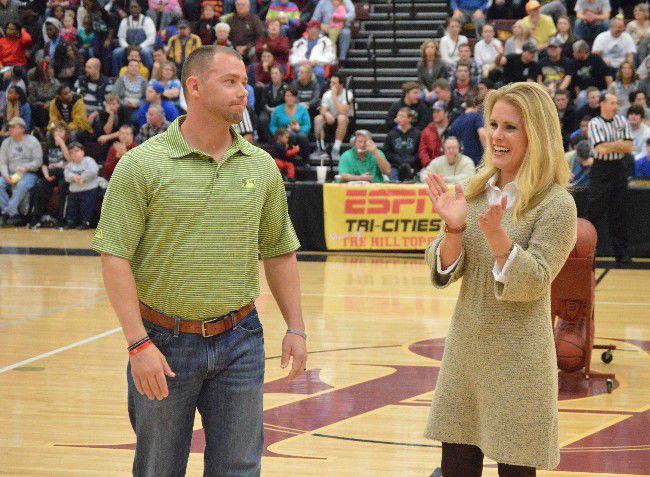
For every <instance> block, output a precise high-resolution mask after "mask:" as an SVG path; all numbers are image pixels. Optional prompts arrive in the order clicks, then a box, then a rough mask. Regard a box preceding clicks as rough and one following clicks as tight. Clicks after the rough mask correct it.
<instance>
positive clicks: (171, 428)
mask: <svg viewBox="0 0 650 477" xmlns="http://www.w3.org/2000/svg"><path fill="white" fill-rule="evenodd" d="M144 325H145V328H146V329H147V333H148V334H149V336H150V337H151V339H152V341H153V342H154V344H155V345H156V346H157V347H158V349H159V350H160V351H161V353H162V354H163V355H164V356H165V358H166V359H167V362H168V363H169V366H170V367H171V369H172V371H174V372H175V373H176V377H174V378H167V386H168V387H169V396H168V397H167V398H165V399H163V400H162V401H157V400H154V401H150V400H149V398H148V397H147V396H146V395H144V396H143V395H141V394H140V393H139V392H138V390H137V389H136V387H135V384H134V383H133V376H132V375H131V367H130V365H129V366H128V367H127V380H128V387H129V417H130V419H131V425H132V426H133V430H134V431H135V433H136V437H137V443H136V449H135V459H134V461H133V475H135V476H138V477H140V476H151V477H154V476H155V477H165V476H170V477H171V476H179V475H185V469H186V467H187V459H188V456H189V452H190V444H191V441H192V426H193V424H194V414H195V412H196V409H198V411H199V413H200V414H201V420H202V422H203V430H204V432H205V443H206V446H205V455H204V463H205V470H204V473H203V475H204V476H215V477H217V476H219V477H252V476H259V475H260V469H261V463H260V462H261V457H262V450H263V447H264V431H263V421H262V416H263V412H262V411H263V408H262V395H263V386H264V335H263V330H262V325H261V323H260V320H259V317H258V315H257V311H256V310H253V311H251V312H250V313H249V314H248V316H246V318H244V319H243V320H242V321H241V322H240V323H239V324H238V325H237V327H236V328H235V329H233V330H230V331H226V332H225V333H222V334H220V335H219V336H214V337H211V338H203V337H202V336H201V335H195V334H186V333H179V334H178V335H177V336H175V335H174V332H173V331H172V330H167V329H165V328H161V327H158V326H155V325H152V324H151V323H148V322H147V321H144Z"/></svg>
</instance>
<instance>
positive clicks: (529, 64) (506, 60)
mask: <svg viewBox="0 0 650 477" xmlns="http://www.w3.org/2000/svg"><path fill="white" fill-rule="evenodd" d="M521 50H522V51H521V54H520V55H518V54H516V53H512V54H510V55H506V56H503V54H502V53H501V52H499V54H498V55H497V57H496V59H495V63H496V64H497V65H500V66H503V81H504V83H514V82H517V81H528V80H531V81H536V80H537V62H536V61H535V57H536V55H537V45H535V42H534V41H533V40H528V41H527V42H526V43H524V44H523V46H522V47H521Z"/></svg>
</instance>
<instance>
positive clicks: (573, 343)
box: [555, 325, 586, 371]
mask: <svg viewBox="0 0 650 477" xmlns="http://www.w3.org/2000/svg"><path fill="white" fill-rule="evenodd" d="M572 328H573V327H563V326H561V325H560V326H558V328H557V330H556V332H555V349H556V353H557V366H558V368H560V369H561V370H562V371H578V370H579V369H581V368H583V367H584V366H585V357H586V353H585V348H584V342H585V340H584V339H583V338H582V337H581V336H580V335H579V334H577V333H575V332H574V330H573V329H572Z"/></svg>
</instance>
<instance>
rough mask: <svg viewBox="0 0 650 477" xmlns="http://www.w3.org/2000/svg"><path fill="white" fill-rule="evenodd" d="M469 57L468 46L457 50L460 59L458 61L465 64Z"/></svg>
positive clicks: (470, 50) (470, 55)
mask: <svg viewBox="0 0 650 477" xmlns="http://www.w3.org/2000/svg"><path fill="white" fill-rule="evenodd" d="M471 57H472V49H471V48H470V47H469V46H465V45H463V46H461V47H460V48H459V49H458V58H459V59H460V61H462V62H467V61H469V60H470V58H471Z"/></svg>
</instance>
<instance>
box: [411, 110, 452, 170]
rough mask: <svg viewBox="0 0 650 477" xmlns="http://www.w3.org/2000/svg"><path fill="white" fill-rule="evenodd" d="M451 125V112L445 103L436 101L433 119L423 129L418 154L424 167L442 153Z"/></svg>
mask: <svg viewBox="0 0 650 477" xmlns="http://www.w3.org/2000/svg"><path fill="white" fill-rule="evenodd" d="M448 127H449V113H448V112H447V108H445V103H444V102H442V101H436V102H435V103H434V104H433V121H431V122H430V123H429V124H428V125H427V127H425V128H424V130H423V131H422V135H421V136H420V147H419V149H418V156H419V157H420V163H421V164H422V168H423V169H424V168H425V167H427V165H428V164H429V163H430V162H431V161H432V160H433V159H435V158H436V157H438V156H441V155H442V144H443V141H444V138H445V135H446V133H447V128H448Z"/></svg>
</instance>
